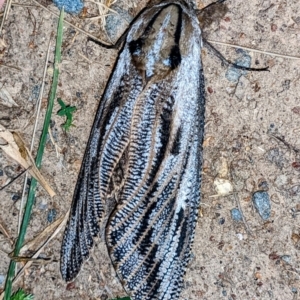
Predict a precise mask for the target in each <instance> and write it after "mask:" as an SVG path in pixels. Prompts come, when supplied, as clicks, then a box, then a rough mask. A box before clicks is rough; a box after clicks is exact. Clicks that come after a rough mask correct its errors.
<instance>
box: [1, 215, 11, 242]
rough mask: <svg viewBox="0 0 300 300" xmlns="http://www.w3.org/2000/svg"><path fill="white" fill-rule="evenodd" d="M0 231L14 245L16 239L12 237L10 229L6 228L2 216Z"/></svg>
mask: <svg viewBox="0 0 300 300" xmlns="http://www.w3.org/2000/svg"><path fill="white" fill-rule="evenodd" d="M0 231H1V233H2V234H3V235H4V236H5V237H6V238H7V239H8V240H9V242H10V244H11V245H13V244H14V241H13V239H12V238H11V236H10V234H9V231H8V229H7V228H6V225H5V224H4V222H3V220H2V219H1V218H0Z"/></svg>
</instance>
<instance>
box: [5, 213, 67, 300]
mask: <svg viewBox="0 0 300 300" xmlns="http://www.w3.org/2000/svg"><path fill="white" fill-rule="evenodd" d="M68 218H69V211H68V212H67V213H66V214H65V215H64V216H61V217H60V218H58V219H57V220H56V221H55V222H53V223H52V224H51V225H49V226H48V227H47V228H45V229H44V230H43V231H42V232H41V233H40V234H39V235H38V236H37V237H36V238H34V239H33V240H32V241H30V242H28V243H27V244H25V245H24V246H23V247H22V248H21V250H20V253H24V252H26V251H28V250H29V249H30V250H32V249H34V248H36V247H38V245H40V244H42V245H41V246H40V247H39V249H38V250H37V251H36V252H35V254H34V255H33V256H32V257H31V258H30V260H28V258H27V262H26V263H25V265H24V266H23V267H22V269H20V271H19V272H18V274H17V276H16V277H15V278H14V279H13V281H12V283H13V284H14V283H16V282H17V281H18V280H19V279H20V277H21V275H22V274H23V272H24V271H25V269H27V268H29V267H30V266H31V265H32V264H33V263H34V262H36V259H37V258H38V256H39V255H40V254H41V252H42V251H43V249H44V248H45V247H46V246H47V245H48V243H49V242H50V241H51V240H52V239H53V238H55V237H56V236H57V234H58V233H59V232H60V231H61V229H62V228H64V226H65V225H66V223H67V221H68ZM16 258H17V257H16ZM3 297H4V293H2V294H1V295H0V300H2V299H3Z"/></svg>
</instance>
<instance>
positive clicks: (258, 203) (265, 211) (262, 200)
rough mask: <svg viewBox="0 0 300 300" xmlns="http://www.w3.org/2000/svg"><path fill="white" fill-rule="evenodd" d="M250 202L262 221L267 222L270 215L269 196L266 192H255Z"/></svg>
mask: <svg viewBox="0 0 300 300" xmlns="http://www.w3.org/2000/svg"><path fill="white" fill-rule="evenodd" d="M252 201H253V204H254V207H255V209H256V210H257V212H258V213H259V215H260V217H261V218H262V219H263V220H268V219H269V218H270V215H271V202H270V196H269V194H268V193H267V192H261V191H259V192H255V193H254V194H253V195H252Z"/></svg>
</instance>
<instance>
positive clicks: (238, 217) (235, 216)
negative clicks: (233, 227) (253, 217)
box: [230, 208, 243, 222]
mask: <svg viewBox="0 0 300 300" xmlns="http://www.w3.org/2000/svg"><path fill="white" fill-rule="evenodd" d="M230 213H231V218H232V220H233V221H235V222H241V221H242V220H243V217H242V213H241V212H240V210H239V209H238V208H233V209H232V210H231V211H230Z"/></svg>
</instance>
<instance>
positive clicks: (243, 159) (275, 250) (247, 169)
mask: <svg viewBox="0 0 300 300" xmlns="http://www.w3.org/2000/svg"><path fill="white" fill-rule="evenodd" d="M19 2H20V3H22V5H14V6H13V7H12V9H11V11H10V14H9V16H8V19H7V20H6V22H5V24H4V29H3V32H2V35H1V39H0V62H1V63H3V64H5V65H10V66H16V67H18V68H20V71H16V70H14V69H9V68H4V67H2V66H0V78H1V86H0V88H1V89H3V88H5V89H6V90H7V91H8V93H9V94H10V95H11V96H12V98H13V100H14V101H15V102H16V103H17V104H18V107H13V108H9V107H7V106H6V105H4V104H3V100H1V99H0V124H2V125H3V126H5V127H7V128H9V129H13V130H17V131H18V132H20V133H21V134H22V136H23V137H24V139H25V141H26V142H27V144H28V145H29V144H30V141H31V135H32V130H33V124H34V120H35V117H36V116H35V109H36V103H37V98H38V94H39V89H40V86H41V82H42V74H43V68H44V64H45V57H46V52H47V46H48V42H49V39H50V37H51V34H52V32H55V30H56V26H57V18H56V17H55V16H53V15H52V14H51V13H49V12H48V11H47V10H44V9H41V8H39V7H38V6H36V5H35V4H34V3H33V2H31V1H30V0H26V1H19ZM42 3H43V4H44V5H46V6H47V7H48V9H50V10H51V11H53V12H56V13H57V12H58V10H57V9H56V8H55V7H54V6H53V4H51V2H49V1H43V2H42ZM117 3H118V4H120V5H121V4H122V1H118V2H117ZM205 3H206V4H207V3H209V1H205ZM87 5H88V7H89V9H88V11H87V14H86V17H90V16H95V15H96V13H97V11H96V9H95V8H96V7H95V5H93V4H87ZM144 5H145V1H133V0H132V1H127V3H126V4H124V3H123V6H122V7H123V9H124V10H126V11H128V12H129V13H127V15H126V14H125V15H126V16H125V17H129V15H130V14H131V15H132V16H134V15H136V14H137V13H138V11H139V10H140V9H141V8H142V7H143V6H144ZM227 6H228V12H227V14H226V16H224V17H222V19H221V20H218V21H216V22H214V23H213V24H212V25H211V26H210V27H209V28H206V29H205V36H206V37H207V38H209V39H211V40H218V41H223V42H228V43H232V44H237V45H244V46H248V47H251V48H254V49H260V50H264V51H271V52H276V53H280V54H287V55H296V56H300V50H299V44H300V17H299V16H300V5H299V2H298V1H297V0H289V1H286V0H274V1H269V0H254V1H247V3H246V2H245V1H242V0H237V1H228V3H227ZM199 7H200V6H199ZM67 19H68V20H69V21H70V22H72V23H73V24H76V25H77V26H80V27H82V28H84V29H85V30H86V31H89V32H90V33H91V34H96V35H99V37H101V38H103V39H107V36H106V34H105V32H104V31H103V30H102V28H101V25H99V22H98V21H97V20H96V21H87V20H84V19H83V18H79V17H75V16H73V17H72V16H67ZM114 22H115V21H114V20H111V21H110V23H109V24H108V25H109V26H113V25H114V24H116V26H117V25H119V28H115V30H114V33H115V35H120V33H121V31H122V30H123V29H124V25H122V26H120V24H122V22H115V23H114ZM107 29H108V32H111V28H107ZM116 33H117V34H116ZM111 38H112V39H113V38H114V35H113V34H111ZM51 40H52V42H53V41H54V39H53V38H51ZM52 45H53V43H52ZM52 49H53V46H52ZM218 49H219V50H220V51H221V52H222V53H223V54H224V56H226V57H227V58H228V59H231V60H235V59H236V58H238V57H240V56H241V55H243V54H242V53H241V51H239V50H236V49H234V48H230V47H227V46H218ZM248 54H249V55H250V56H251V59H252V66H254V67H264V66H269V67H270V72H247V74H246V75H245V76H242V77H241V78H240V80H239V82H238V83H237V82H232V81H229V80H228V79H227V78H226V72H227V68H226V67H222V66H221V63H220V61H219V59H217V58H216V57H215V56H214V55H211V54H210V53H209V52H208V51H207V50H206V49H204V51H203V56H202V60H203V65H204V73H205V79H206V90H207V105H206V127H205V129H206V135H205V143H204V170H203V187H202V205H201V213H200V215H201V217H200V218H199V222H198V226H197V231H196V239H195V243H194V248H193V257H194V258H193V259H192V261H191V263H190V265H189V269H188V271H187V274H186V279H185V289H184V291H183V293H182V298H181V299H191V300H192V299H207V300H214V299H228V300H229V299H230V300H236V299H247V300H248V299H249V300H254V299H286V300H291V299H293V300H295V299H297V297H299V296H298V294H299V293H300V252H299V250H300V201H299V194H300V167H299V166H300V157H299V154H300V152H299V151H300V141H299V139H298V135H299V133H300V104H299V101H300V96H299V95H300V87H299V78H300V72H299V67H300V61H299V60H295V59H289V58H284V57H276V56H274V55H267V54H258V53H254V52H252V51H249V52H248ZM116 57H117V51H114V50H106V49H102V48H100V47H99V46H97V45H95V44H93V43H92V42H87V37H86V36H85V35H84V34H82V33H78V32H76V30H75V29H74V28H72V27H70V26H68V25H66V26H65V31H64V44H63V56H62V59H63V61H62V64H61V66H60V67H61V76H60V84H59V88H58V97H60V98H62V99H63V100H64V101H65V102H66V103H67V104H70V105H75V106H76V107H77V112H76V113H75V117H74V125H75V127H72V128H71V130H70V131H69V132H67V133H65V132H64V131H63V129H62V128H61V124H62V123H63V122H64V120H63V119H62V118H61V117H59V116H57V114H56V112H57V111H58V110H59V105H58V104H57V103H56V104H55V108H54V114H53V118H52V124H51V132H52V135H53V137H54V140H55V143H56V145H57V146H58V147H59V149H58V155H57V153H56V150H55V147H54V146H53V144H52V143H51V141H50V140H49V142H48V143H47V148H46V153H45V155H44V160H43V166H42V172H43V174H45V177H46V178H47V180H48V181H49V183H50V184H51V186H52V187H53V188H54V189H55V191H56V192H57V196H56V197H54V198H53V199H50V197H49V196H48V195H47V194H46V192H45V191H44V190H43V189H42V188H38V190H37V195H36V203H35V207H34V210H33V214H32V218H31V222H30V227H29V229H28V233H27V238H26V239H27V240H30V239H31V238H33V237H34V236H36V235H37V234H38V233H39V232H41V231H42V230H43V229H44V228H45V227H46V226H48V225H49V220H48V219H49V212H50V211H51V210H53V209H54V210H55V212H56V213H57V217H59V216H61V215H63V214H65V213H66V212H67V210H68V208H69V207H70V203H71V199H72V192H73V189H74V186H75V182H76V177H77V174H78V171H79V167H80V164H81V160H82V156H83V153H84V150H85V145H86V141H87V138H88V134H87V133H88V132H89V130H90V128H91V124H92V120H93V117H92V116H93V115H94V113H95V109H96V108H97V105H98V103H99V101H100V99H101V95H102V92H103V89H104V87H105V84H106V82H107V79H108V77H109V75H110V73H111V70H112V67H113V64H114V61H115V59H116ZM52 62H53V54H52V55H51V58H50V61H49V62H48V72H47V77H46V89H45V92H44V96H43V102H42V113H41V115H40V116H39V119H40V122H39V127H38V133H37V136H39V134H40V132H41V128H42V122H43V118H44V112H45V107H46V103H47V95H48V91H49V86H50V84H51V74H52V71H53V70H52ZM1 101H2V102H1ZM37 141H38V138H36V142H35V148H34V149H35V150H36V149H37V144H38V142H37ZM34 153H35V152H34ZM20 171H21V168H20V167H19V166H18V165H17V164H15V163H14V162H12V161H11V160H10V159H8V158H7V157H6V156H5V155H4V154H3V153H1V152H0V186H3V185H4V184H5V183H6V182H7V181H8V180H9V179H10V177H14V176H16V175H17V174H18V173H19V172H20ZM216 177H222V178H224V179H227V180H229V181H230V183H231V184H232V186H233V187H234V190H235V191H236V193H235V194H234V195H231V196H225V197H221V196H216V191H215V187H214V180H215V178H216ZM22 187H23V178H21V179H18V180H17V181H16V182H15V183H13V184H12V185H10V186H9V187H8V188H6V189H5V190H3V191H1V192H0V200H1V205H0V217H1V222H2V223H3V224H5V225H6V227H7V228H8V231H9V234H10V237H11V238H12V239H15V238H16V236H17V219H18V213H19V209H20V201H19V200H16V199H17V198H18V196H19V195H20V194H21V193H22ZM261 189H264V190H267V191H268V193H269V195H270V199H271V217H270V219H269V220H268V221H263V220H262V219H261V218H260V217H259V215H258V213H257V212H256V210H255V209H254V208H253V205H252V201H251V198H252V194H253V192H255V191H258V190H261ZM237 202H239V203H240V206H241V208H242V210H243V213H244V216H245V219H246V221H247V225H248V230H246V226H245V224H243V223H236V222H235V221H233V220H232V218H231V216H230V210H231V209H232V208H235V207H237ZM61 238H62V232H61V233H60V234H59V235H58V236H56V238H55V239H54V240H53V241H52V242H51V243H50V244H49V245H48V246H47V247H46V248H45V249H44V251H43V253H42V254H43V257H49V258H51V259H53V260H52V262H50V263H48V264H43V265H41V264H39V265H35V266H32V267H31V268H30V269H28V270H27V271H26V273H25V275H24V276H23V277H22V278H21V280H20V281H19V282H18V283H17V284H16V286H15V287H16V288H17V287H19V286H21V287H23V288H24V289H26V290H27V291H29V292H31V293H33V294H34V295H35V299H38V300H43V299H48V300H49V299H62V300H67V299H74V298H75V299H110V298H113V297H115V296H117V295H119V296H122V295H124V292H123V291H122V287H121V286H120V284H119V283H118V280H117V278H116V277H115V275H114V271H113V269H112V267H111V265H110V263H109V259H108V256H107V254H106V251H105V245H104V244H103V243H102V242H99V243H98V245H97V247H96V249H95V250H94V252H93V255H92V257H91V259H90V260H89V261H88V262H87V263H86V264H85V265H84V268H83V270H82V271H81V273H80V275H79V276H78V278H77V279H76V281H75V283H74V284H73V285H68V286H67V285H66V284H65V283H64V282H63V280H62V279H61V275H60V272H59V258H60V243H61ZM10 251H12V246H11V243H10V242H9V240H8V239H7V238H6V237H5V236H4V235H3V234H0V257H1V260H0V287H2V288H3V286H4V283H3V279H4V277H5V275H6V272H7V268H8V264H9V258H8V256H7V253H9V252H10ZM1 282H2V283H1Z"/></svg>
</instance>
